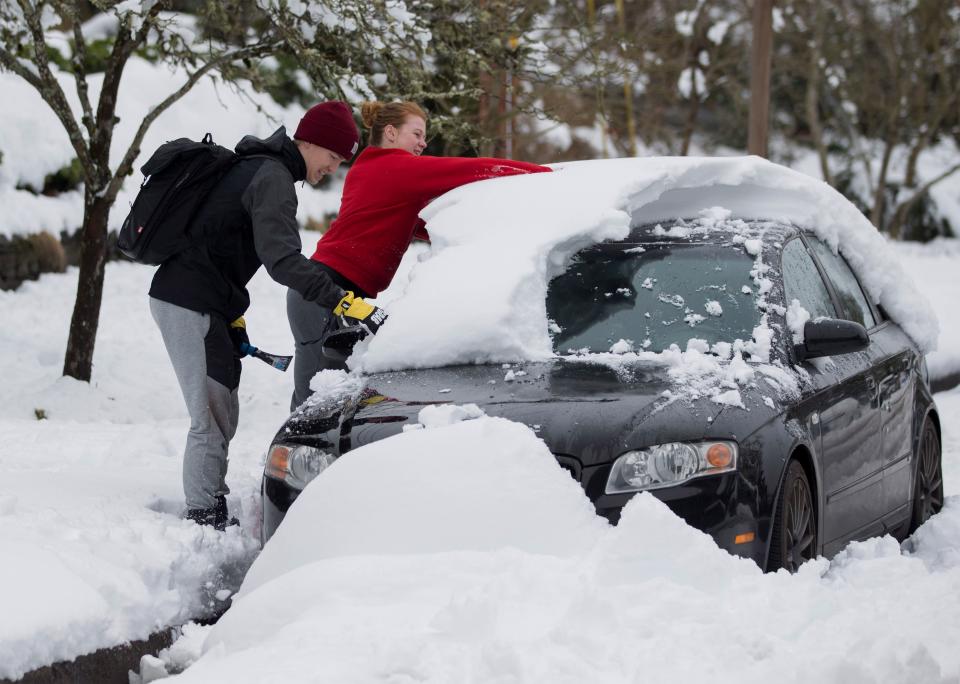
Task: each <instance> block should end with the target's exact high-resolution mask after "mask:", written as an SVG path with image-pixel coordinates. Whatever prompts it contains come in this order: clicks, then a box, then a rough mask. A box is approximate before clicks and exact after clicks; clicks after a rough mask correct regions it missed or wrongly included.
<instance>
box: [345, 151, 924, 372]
mask: <svg viewBox="0 0 960 684" xmlns="http://www.w3.org/2000/svg"><path fill="white" fill-rule="evenodd" d="M553 168H554V173H549V174H530V175H523V176H513V177H509V178H497V179H492V180H487V181H483V182H478V183H472V184H470V185H467V186H463V187H461V188H457V189H456V190H453V191H451V192H449V193H447V194H445V195H443V196H442V197H440V198H438V199H437V200H435V201H434V202H433V203H431V204H430V205H429V206H428V207H426V208H425V209H424V210H423V211H422V212H421V214H420V215H421V217H422V218H423V219H424V220H425V221H426V222H427V228H428V230H429V231H430V235H431V238H432V243H433V244H432V249H431V251H430V253H429V254H428V255H426V256H425V257H424V258H423V259H422V261H421V262H420V263H419V264H417V265H416V267H415V268H414V269H413V271H412V273H411V276H410V281H409V283H408V284H407V286H406V290H405V292H404V293H403V295H402V296H401V297H399V298H398V299H397V301H395V302H394V303H393V304H392V306H391V308H390V311H389V313H390V319H389V321H388V323H387V325H385V326H384V327H383V329H382V330H381V331H380V332H379V333H378V334H377V336H376V337H375V338H373V339H372V340H370V341H369V342H367V343H364V344H362V345H360V346H359V347H358V349H357V351H358V353H355V354H354V356H353V358H352V359H351V361H350V364H351V367H353V368H355V369H357V370H360V371H363V372H378V371H386V370H396V369H403V368H426V367H435V366H443V365H451V364H457V363H486V362H514V361H524V360H527V361H536V360H544V359H547V358H550V357H552V356H553V355H554V354H553V350H552V347H551V341H550V336H549V334H548V329H547V315H546V308H545V297H546V292H547V285H548V283H549V282H550V279H551V278H552V277H554V276H555V275H557V274H558V273H560V272H562V270H563V268H564V266H565V264H567V263H568V260H569V259H570V258H571V257H572V256H573V255H574V254H575V253H576V252H578V251H579V250H581V249H582V248H584V247H586V246H589V245H590V244H593V243H596V242H601V241H604V240H616V239H623V238H625V237H626V236H627V235H628V232H629V228H630V226H631V225H637V224H642V223H648V222H654V221H658V220H663V219H669V218H678V217H683V218H690V217H695V216H698V215H702V214H703V213H704V212H710V211H714V212H715V211H716V208H717V207H722V208H723V209H726V210H728V211H729V215H730V216H732V217H734V218H743V219H769V220H774V221H780V222H787V223H793V224H795V225H797V226H799V227H801V228H805V229H809V230H811V231H813V232H815V233H816V234H817V235H818V236H819V237H820V238H821V239H823V240H824V241H825V242H826V243H827V244H829V245H830V246H831V247H833V248H834V249H837V248H839V251H840V252H841V253H842V254H843V255H844V257H846V259H847V261H848V262H849V263H850V266H851V267H852V268H853V269H854V271H855V272H856V273H857V275H858V276H859V277H860V279H861V281H862V282H863V284H864V286H865V287H866V289H867V292H868V294H869V296H870V297H871V298H872V299H873V300H874V301H875V302H877V303H879V304H880V305H882V306H883V307H884V309H885V310H886V311H887V313H888V314H889V315H890V316H891V317H892V318H893V319H894V320H895V321H897V323H899V324H900V325H901V327H903V329H904V330H905V331H906V333H907V334H908V335H910V337H911V338H912V339H913V340H914V341H915V342H916V343H917V344H918V345H919V346H920V347H921V349H922V350H924V351H929V350H932V349H934V348H935V347H936V340H937V334H938V324H937V320H936V316H935V314H934V313H933V311H932V309H931V308H930V306H929V305H928V303H927V302H926V300H925V299H924V298H923V297H922V296H921V295H920V294H919V293H918V291H917V290H916V289H915V288H914V287H913V285H912V283H911V282H910V281H909V279H908V278H907V276H906V274H905V273H904V272H903V270H902V269H901V268H900V266H899V264H898V263H897V261H896V259H895V257H894V255H893V254H892V252H891V251H890V250H889V248H888V247H887V245H886V243H885V242H884V239H883V238H882V237H881V235H880V234H879V233H878V232H877V230H876V229H875V228H874V227H873V226H872V225H871V224H870V222H869V221H868V220H867V219H866V218H865V217H864V216H863V214H862V213H861V212H860V211H859V210H858V209H857V208H856V207H855V206H854V205H853V204H851V203H850V202H849V201H848V200H847V199H846V198H844V197H843V196H842V195H841V194H840V193H838V192H837V191H835V190H834V189H833V188H831V187H830V186H828V185H827V184H826V183H823V182H822V181H819V180H816V179H814V178H811V177H809V176H806V175H804V174H802V173H799V172H796V171H792V170H790V169H788V168H786V167H783V166H780V165H778V164H774V163H772V162H769V161H766V160H764V159H761V158H759V157H739V158H736V157H735V158H730V157H725V158H693V157H664V158H643V159H636V158H634V159H612V160H602V161H584V162H571V163H565V164H557V165H555V166H554V167H553ZM745 246H746V247H748V248H749V245H745ZM748 251H749V249H748Z"/></svg>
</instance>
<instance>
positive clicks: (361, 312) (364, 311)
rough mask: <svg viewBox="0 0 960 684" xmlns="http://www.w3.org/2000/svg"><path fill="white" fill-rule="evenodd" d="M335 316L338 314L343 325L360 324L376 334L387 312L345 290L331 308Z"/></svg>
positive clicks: (384, 320)
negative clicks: (344, 293) (341, 297)
mask: <svg viewBox="0 0 960 684" xmlns="http://www.w3.org/2000/svg"><path fill="white" fill-rule="evenodd" d="M333 313H334V315H335V316H339V317H340V320H341V321H342V322H343V324H344V325H347V326H360V327H361V328H363V329H364V330H366V331H367V332H368V333H370V334H372V335H376V334H377V331H378V330H380V327H381V326H382V325H383V324H384V323H385V322H386V320H387V312H386V311H384V310H383V309H381V308H380V307H379V306H374V305H373V304H368V303H367V302H365V301H363V299H362V298H360V297H355V296H354V294H353V293H352V292H347V294H346V295H344V297H343V299H341V300H340V302H339V303H338V304H337V306H336V307H335V308H334V309H333Z"/></svg>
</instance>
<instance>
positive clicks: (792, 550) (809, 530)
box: [767, 461, 817, 572]
mask: <svg viewBox="0 0 960 684" xmlns="http://www.w3.org/2000/svg"><path fill="white" fill-rule="evenodd" d="M816 554H817V516H816V514H815V512H814V507H813V493H812V491H811V490H810V482H809V481H808V480H807V473H806V472H805V471H804V469H803V466H802V465H800V462H799V461H790V465H788V466H787V476H786V478H785V479H784V481H783V489H782V490H781V492H780V498H779V499H778V500H777V506H776V510H775V511H774V521H773V533H772V536H771V538H770V560H769V562H768V563H767V570H771V571H773V570H778V569H780V568H786V569H787V570H788V571H789V572H796V571H797V568H799V567H800V565H801V564H802V563H803V562H804V561H807V560H810V559H811V558H813V557H814V556H815V555H816Z"/></svg>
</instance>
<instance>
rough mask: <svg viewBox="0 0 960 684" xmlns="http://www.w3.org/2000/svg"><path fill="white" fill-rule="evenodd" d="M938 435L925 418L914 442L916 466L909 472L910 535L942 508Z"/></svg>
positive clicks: (941, 471)
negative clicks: (910, 482)
mask: <svg viewBox="0 0 960 684" xmlns="http://www.w3.org/2000/svg"><path fill="white" fill-rule="evenodd" d="M941 457H942V454H941V450H940V438H939V437H938V436H937V429H936V428H935V427H934V426H933V422H932V421H931V420H930V419H929V418H927V419H926V420H925V421H924V422H923V431H922V432H921V433H920V441H919V442H918V443H917V467H916V470H915V471H914V475H913V505H912V508H911V515H910V534H913V532H914V531H915V530H916V529H917V528H918V527H920V526H921V525H922V524H923V523H925V522H927V520H929V519H930V518H931V516H933V515H935V514H936V513H939V512H940V509H941V508H943V462H942V458H941Z"/></svg>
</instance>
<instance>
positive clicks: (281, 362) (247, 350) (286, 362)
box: [240, 342, 293, 371]
mask: <svg viewBox="0 0 960 684" xmlns="http://www.w3.org/2000/svg"><path fill="white" fill-rule="evenodd" d="M240 351H241V352H243V354H244V356H253V357H255V358H258V359H260V360H261V361H263V362H264V363H267V364H270V365H271V366H273V367H274V368H276V369H277V370H281V371H285V370H287V368H289V367H290V362H291V361H292V360H293V357H292V356H279V355H278V354H268V353H267V352H265V351H260V350H259V349H257V348H256V347H254V346H253V345H252V344H250V343H248V342H243V343H242V344H241V345H240Z"/></svg>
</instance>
